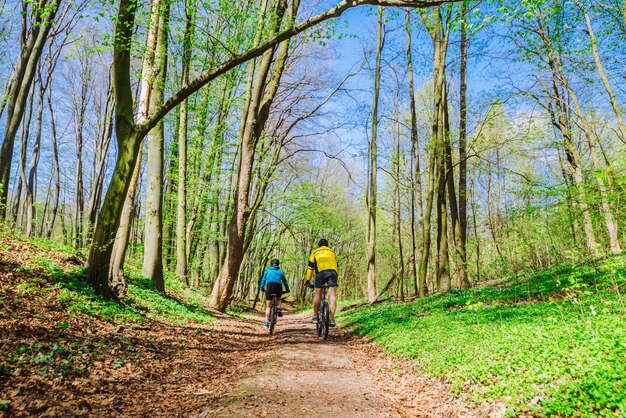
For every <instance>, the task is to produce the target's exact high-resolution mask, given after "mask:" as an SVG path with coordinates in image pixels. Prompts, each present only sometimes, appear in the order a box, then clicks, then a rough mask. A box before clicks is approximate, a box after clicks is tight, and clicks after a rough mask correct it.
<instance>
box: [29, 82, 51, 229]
mask: <svg viewBox="0 0 626 418" xmlns="http://www.w3.org/2000/svg"><path fill="white" fill-rule="evenodd" d="M42 84H43V80H41V77H40V88H39V95H38V99H39V101H38V102H37V117H36V119H35V142H34V144H33V150H32V152H31V157H30V167H29V170H28V183H27V184H26V195H27V199H26V205H27V206H26V236H28V237H31V236H33V231H34V227H35V203H36V201H37V195H36V193H37V167H38V166H39V157H40V156H41V124H42V120H43V102H44V99H45V94H46V90H45V89H46V87H47V85H42Z"/></svg>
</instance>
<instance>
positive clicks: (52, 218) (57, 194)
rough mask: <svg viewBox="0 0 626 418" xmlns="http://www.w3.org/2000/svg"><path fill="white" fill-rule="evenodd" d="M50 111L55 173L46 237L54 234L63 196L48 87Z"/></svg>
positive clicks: (50, 92) (55, 132)
mask: <svg viewBox="0 0 626 418" xmlns="http://www.w3.org/2000/svg"><path fill="white" fill-rule="evenodd" d="M48 111H49V112H50V131H51V133H52V135H51V136H52V160H53V173H54V199H53V202H54V203H53V204H52V214H51V215H50V221H49V222H48V226H47V227H46V233H45V236H46V238H50V237H51V236H52V229H53V228H54V222H55V221H56V217H57V212H58V210H59V198H60V196H61V167H60V164H59V141H58V138H57V130H56V123H55V121H54V108H53V106H52V89H48Z"/></svg>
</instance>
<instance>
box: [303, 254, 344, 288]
mask: <svg viewBox="0 0 626 418" xmlns="http://www.w3.org/2000/svg"><path fill="white" fill-rule="evenodd" d="M323 270H335V271H337V255H336V254H335V252H334V251H333V250H331V249H330V248H328V247H326V246H321V247H318V248H317V249H315V250H313V252H312V253H311V256H310V257H309V267H308V269H307V271H306V279H307V280H309V281H310V280H311V278H312V277H313V272H315V273H319V272H320V271H323Z"/></svg>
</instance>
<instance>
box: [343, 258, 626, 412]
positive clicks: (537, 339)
mask: <svg viewBox="0 0 626 418" xmlns="http://www.w3.org/2000/svg"><path fill="white" fill-rule="evenodd" d="M625 278H626V257H624V256H619V257H613V258H609V259H607V260H605V261H603V262H602V263H599V264H597V265H587V266H577V267H573V266H562V267H560V268H554V269H551V270H548V271H546V272H544V273H541V274H532V275H522V276H519V277H515V278H512V279H510V280H507V281H504V282H501V283H498V284H495V285H491V286H485V287H482V288H476V289H471V290H466V291H453V292H448V293H445V294H437V295H433V296H431V297H428V298H424V299H419V300H417V301H415V302H414V303H410V304H386V305H379V306H375V307H366V308H362V309H358V310H355V311H352V312H350V313H347V314H344V315H342V316H341V320H342V321H343V322H346V323H348V324H350V325H352V326H354V328H355V329H356V331H357V332H359V333H360V334H364V335H367V336H369V337H370V338H372V339H373V340H375V341H378V342H380V343H381V344H382V345H383V346H385V347H386V348H387V349H388V350H389V351H390V352H391V353H393V354H395V355H402V356H407V357H409V358H411V359H413V360H415V361H416V362H417V363H418V364H419V365H420V366H421V367H422V369H423V371H424V372H425V373H427V374H430V375H433V376H443V377H445V378H447V379H448V380H450V381H451V383H452V385H453V389H454V390H455V391H458V392H461V391H463V392H466V393H468V396H469V397H470V399H472V400H474V401H476V402H481V401H483V400H495V399H504V400H505V402H506V403H507V405H508V406H509V407H510V410H509V413H510V414H519V413H521V412H522V411H527V412H530V411H532V412H534V413H538V414H541V415H546V416H552V415H557V416H589V415H601V416H617V415H619V414H625V413H626V361H624V359H625V358H626V327H625V325H624V319H625V315H626V310H625V309H624V303H623V300H622V298H621V295H620V294H619V293H618V292H617V291H616V290H619V289H621V291H622V292H623V289H624V287H625V285H626V280H625Z"/></svg>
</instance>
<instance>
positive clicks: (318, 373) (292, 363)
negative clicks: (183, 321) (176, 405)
mask: <svg viewBox="0 0 626 418" xmlns="http://www.w3.org/2000/svg"><path fill="white" fill-rule="evenodd" d="M307 314H310V313H298V314H289V313H287V314H286V315H285V316H284V317H283V318H282V319H281V320H279V323H278V324H277V329H276V333H275V335H273V336H272V335H268V334H267V331H265V330H264V329H262V328H261V327H260V324H261V320H260V319H256V320H248V321H245V322H244V321H241V320H233V319H228V320H223V321H220V322H219V323H218V324H216V326H217V327H220V326H223V327H225V329H226V330H227V331H226V333H227V334H230V335H235V334H238V335H241V336H245V337H244V338H247V339H248V344H250V348H251V350H252V352H251V354H252V355H253V359H252V362H251V363H250V364H249V366H247V367H245V369H243V370H242V373H241V374H239V376H237V378H236V379H234V380H231V382H230V384H229V385H228V386H229V387H228V388H224V389H226V390H225V391H224V392H223V393H224V395H223V396H222V397H220V398H214V402H213V403H212V404H211V405H209V406H207V408H206V409H205V410H204V411H202V413H200V414H199V416H201V417H215V416H217V417H249V416H259V417H264V416H313V415H322V416H337V417H396V416H401V417H433V416H435V417H478V416H480V417H487V416H493V417H496V416H502V415H503V413H504V411H505V408H504V406H503V405H499V404H497V403H496V404H493V405H483V406H482V407H477V406H476V405H475V404H472V405H468V404H465V403H464V402H463V401H462V400H461V399H460V398H459V397H458V396H454V395H452V394H451V393H450V391H449V389H450V387H449V385H448V384H446V383H445V382H444V381H443V380H441V379H435V378H426V377H424V376H421V375H420V374H419V373H417V372H416V370H415V367H414V365H412V364H410V363H408V362H406V361H403V360H401V359H398V358H391V357H390V356H389V355H387V354H385V353H383V352H382V351H381V350H380V349H379V348H377V347H376V346H375V345H374V344H372V343H369V342H367V341H366V340H364V339H363V338H361V337H358V336H356V335H354V334H352V333H351V332H349V331H347V330H344V329H341V328H335V329H332V330H331V334H330V336H329V339H328V340H327V341H324V340H322V339H321V338H318V337H317V336H316V335H315V326H314V325H313V324H311V323H310V322H309V321H308V316H307ZM233 327H234V329H235V330H232V329H233Z"/></svg>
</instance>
